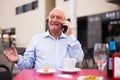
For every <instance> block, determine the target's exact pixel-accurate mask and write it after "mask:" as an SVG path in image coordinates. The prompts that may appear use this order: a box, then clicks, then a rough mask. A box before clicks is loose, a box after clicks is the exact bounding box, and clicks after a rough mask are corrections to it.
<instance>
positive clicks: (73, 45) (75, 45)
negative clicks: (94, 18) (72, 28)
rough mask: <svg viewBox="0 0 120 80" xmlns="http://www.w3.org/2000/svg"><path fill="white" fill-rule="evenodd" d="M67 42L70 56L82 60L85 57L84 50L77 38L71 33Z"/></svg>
mask: <svg viewBox="0 0 120 80" xmlns="http://www.w3.org/2000/svg"><path fill="white" fill-rule="evenodd" d="M67 42H68V45H69V54H70V57H72V58H76V59H77V61H78V62H82V60H83V58H84V52H83V49H82V47H81V44H80V42H79V41H78V40H76V39H75V38H74V36H73V35H69V36H68V37H67Z"/></svg>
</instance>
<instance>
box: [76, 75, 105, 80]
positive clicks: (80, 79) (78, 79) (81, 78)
mask: <svg viewBox="0 0 120 80" xmlns="http://www.w3.org/2000/svg"><path fill="white" fill-rule="evenodd" d="M85 77H88V76H80V77H78V78H77V80H83V79H84V78H85ZM97 78H98V80H103V77H97Z"/></svg>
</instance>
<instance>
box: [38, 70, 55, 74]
mask: <svg viewBox="0 0 120 80" xmlns="http://www.w3.org/2000/svg"><path fill="white" fill-rule="evenodd" d="M36 71H37V72H38V73H40V74H52V73H54V72H56V70H55V69H49V70H48V72H45V71H44V69H37V70H36Z"/></svg>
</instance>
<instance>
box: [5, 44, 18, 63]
mask: <svg viewBox="0 0 120 80" xmlns="http://www.w3.org/2000/svg"><path fill="white" fill-rule="evenodd" d="M3 54H4V56H5V57H6V58H7V59H8V60H9V61H10V62H15V63H17V62H18V60H19V56H18V53H17V50H16V48H15V46H14V45H12V46H11V49H10V50H4V51H3Z"/></svg>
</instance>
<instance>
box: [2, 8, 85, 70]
mask: <svg viewBox="0 0 120 80" xmlns="http://www.w3.org/2000/svg"><path fill="white" fill-rule="evenodd" d="M63 25H66V26H67V31H66V32H65V33H63V30H64V27H63ZM48 26H49V30H48V31H47V32H44V33H39V34H37V35H35V36H34V37H33V38H32V40H31V42H30V44H29V45H28V48H27V49H26V51H25V53H24V55H23V56H22V55H18V53H17V51H16V49H15V47H14V46H11V51H4V55H5V57H6V58H7V59H8V60H9V61H11V62H15V63H16V67H17V68H19V69H30V68H33V66H34V68H35V69H40V68H44V67H45V66H47V67H49V68H54V69H59V68H61V67H62V66H63V60H64V58H76V59H77V61H78V62H79V61H82V60H83V58H84V53H83V50H82V48H81V44H80V43H79V41H77V40H76V39H75V38H74V37H73V35H72V27H71V24H70V22H69V21H67V20H66V15H65V13H64V11H63V10H62V9H60V8H54V9H53V10H52V11H51V12H50V13H49V21H48Z"/></svg>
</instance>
